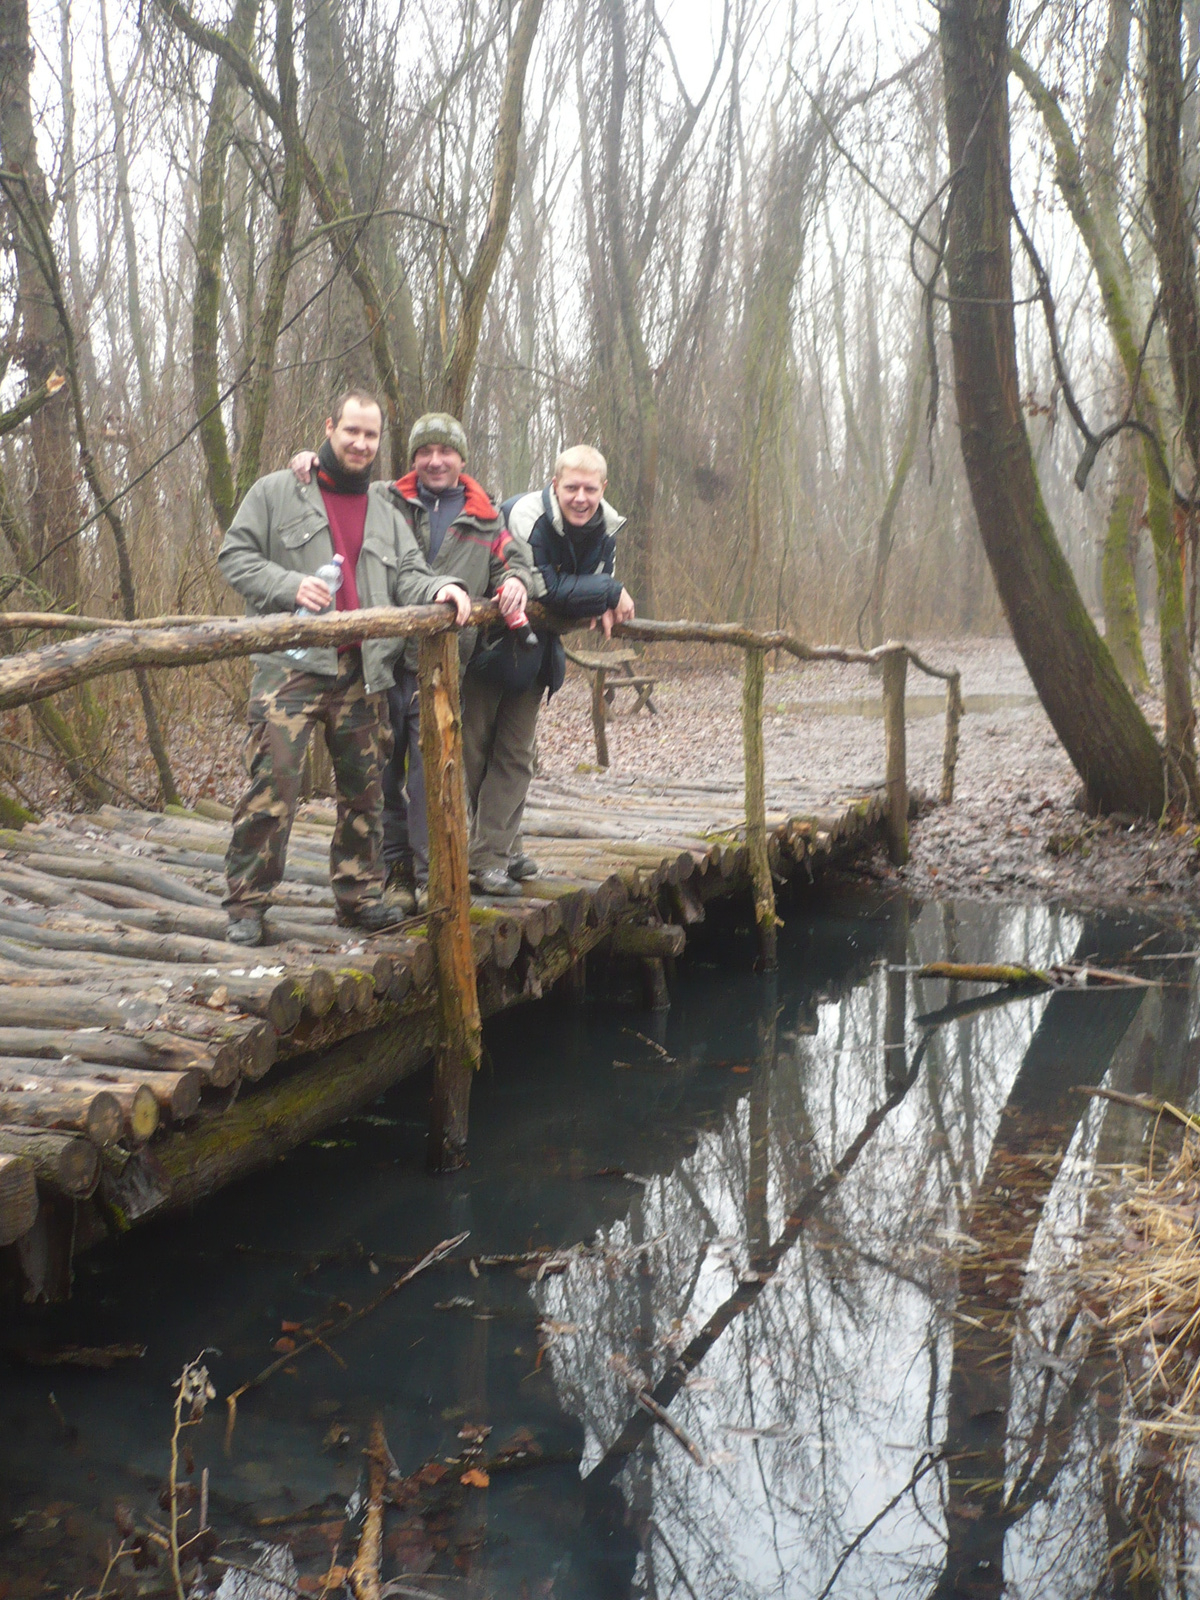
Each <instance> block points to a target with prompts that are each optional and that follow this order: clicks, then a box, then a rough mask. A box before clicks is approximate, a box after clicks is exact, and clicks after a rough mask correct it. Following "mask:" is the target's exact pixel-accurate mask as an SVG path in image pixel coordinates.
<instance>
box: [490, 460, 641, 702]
mask: <svg viewBox="0 0 1200 1600" xmlns="http://www.w3.org/2000/svg"><path fill="white" fill-rule="evenodd" d="M600 505H601V511H602V512H603V521H602V523H601V525H600V526H599V527H595V528H593V527H591V526H590V525H589V527H587V528H573V527H572V526H571V524H570V523H569V522H567V521H565V519H564V518H563V514H562V510H561V508H560V506H559V504H558V501H557V500H556V498H555V496H554V491H553V489H552V488H551V486H550V485H549V484H547V485H546V487H545V488H544V489H542V490H541V491H540V492H539V491H537V490H535V491H534V492H533V493H532V494H523V495H515V496H514V497H513V498H512V499H511V500H506V501H505V502H504V504H503V506H502V507H501V510H502V511H503V513H504V520H505V522H506V523H507V525H508V530H509V532H510V533H511V534H512V535H513V537H514V538H517V539H525V540H527V541H528V543H529V544H530V546H531V547H532V550H533V563H534V566H535V567H536V568H537V570H538V572H539V574H540V575H541V579H542V583H543V584H544V585H545V595H544V599H545V602H546V605H547V606H549V607H550V609H551V610H552V611H557V612H560V613H561V614H562V615H563V616H564V617H572V618H576V617H599V616H602V615H603V614H604V612H606V611H611V610H612V608H613V607H614V606H615V605H616V604H617V602H618V601H619V600H620V598H621V584H620V583H619V581H618V580H617V579H616V578H615V577H614V576H613V566H614V563H615V559H616V553H617V533H618V531H619V530H620V529H621V528H622V527H623V526H624V522H625V519H624V518H623V517H619V516H618V515H617V513H616V512H615V511H614V510H613V508H612V507H611V506H610V505H609V504H608V502H607V501H601V503H600ZM566 671H567V658H566V653H565V651H564V650H563V643H562V640H561V639H560V638H559V636H558V634H557V633H551V634H550V635H549V637H548V638H547V640H546V642H545V644H544V646H543V654H542V664H541V668H540V671H539V673H538V679H537V681H538V682H539V683H540V684H542V685H543V686H544V687H545V688H546V689H548V690H549V692H550V693H551V694H555V693H556V692H557V691H558V690H559V689H561V688H562V683H563V679H564V677H565V676H566Z"/></svg>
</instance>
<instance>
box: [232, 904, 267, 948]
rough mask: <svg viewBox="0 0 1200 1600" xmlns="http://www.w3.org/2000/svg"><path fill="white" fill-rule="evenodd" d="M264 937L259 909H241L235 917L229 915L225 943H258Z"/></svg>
mask: <svg viewBox="0 0 1200 1600" xmlns="http://www.w3.org/2000/svg"><path fill="white" fill-rule="evenodd" d="M265 937H266V929H265V928H264V927H263V919H262V912H261V911H243V912H241V913H240V915H238V916H236V917H235V916H233V915H232V914H231V915H230V918H229V926H228V927H227V928H226V930H225V943H226V944H244V945H258V944H261V943H262V942H263V940H264V938H265Z"/></svg>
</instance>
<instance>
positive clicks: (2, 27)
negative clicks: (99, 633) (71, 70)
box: [0, 0, 79, 606]
mask: <svg viewBox="0 0 1200 1600" xmlns="http://www.w3.org/2000/svg"><path fill="white" fill-rule="evenodd" d="M32 67H33V50H32V48H31V46H30V42H29V8H28V4H27V0H0V161H3V164H4V166H5V168H6V169H7V170H8V171H10V172H16V173H20V174H21V175H22V176H23V177H24V179H25V182H26V184H27V185H28V190H29V196H30V199H31V201H32V203H33V204H34V205H35V206H37V208H38V209H39V210H40V211H41V212H42V214H43V215H45V214H46V208H47V196H46V180H45V177H44V175H43V173H42V169H41V165H40V163H39V161H38V152H37V132H36V129H35V127H34V121H33V108H32V103H31V99H30V86H29V79H30V73H31V71H32ZM6 210H7V211H8V217H7V225H8V228H9V230H10V234H11V247H12V251H13V256H14V258H15V260H16V269H17V282H16V294H17V302H18V309H19V314H20V340H19V344H18V347H17V359H18V360H19V361H20V363H21V365H22V366H23V367H24V368H25V372H26V375H27V378H28V386H29V387H30V388H31V389H32V388H36V387H37V386H38V385H39V384H40V383H42V382H44V381H45V379H46V378H47V377H48V376H49V375H50V373H51V372H53V371H55V370H56V369H58V370H59V371H62V370H64V348H63V344H64V340H63V330H62V328H61V327H60V326H59V321H58V316H57V314H56V312H55V307H54V301H53V299H52V297H51V295H50V291H49V289H48V287H47V285H46V281H45V277H44V275H43V272H42V268H41V265H40V264H39V260H38V254H37V249H36V244H35V242H34V241H33V240H31V239H30V237H29V235H28V232H27V230H26V229H25V228H24V227H23V226H21V224H20V222H19V221H18V219H17V218H16V217H15V216H14V215H13V214H12V207H11V205H10V206H8V207H6ZM30 444H31V447H32V454H33V462H34V475H33V486H32V492H31V494H30V497H29V514H30V523H31V525H32V543H33V551H34V559H35V561H41V560H42V558H43V557H45V558H46V560H45V565H44V567H42V568H41V570H40V573H39V576H40V580H41V582H43V583H44V584H45V585H46V587H47V588H48V589H49V590H50V591H51V592H52V593H53V594H55V595H56V596H57V597H58V599H59V601H60V603H61V604H63V605H66V606H70V605H73V604H75V603H77V601H78V599H79V543H78V540H76V539H71V540H69V541H67V542H65V543H63V544H61V545H59V547H58V548H57V549H55V550H54V552H53V554H48V552H50V551H51V549H52V547H53V546H55V545H56V544H58V541H59V540H62V539H63V538H64V536H65V535H66V534H67V533H68V532H69V531H70V530H71V529H72V528H74V527H75V525H76V523H77V522H78V521H79V493H78V489H77V486H76V481H75V449H74V443H73V441H72V438H71V413H70V408H69V405H68V401H67V396H66V395H65V394H63V395H60V396H57V397H56V398H55V399H53V400H51V401H50V403H49V404H48V405H45V406H43V407H42V408H41V410H40V411H38V412H37V414H36V415H35V416H34V418H33V420H32V422H31V424H30Z"/></svg>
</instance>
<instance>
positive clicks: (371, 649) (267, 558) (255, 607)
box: [217, 471, 453, 694]
mask: <svg viewBox="0 0 1200 1600" xmlns="http://www.w3.org/2000/svg"><path fill="white" fill-rule="evenodd" d="M332 560H333V540H332V538H331V537H330V533H329V518H328V516H326V514H325V502H324V500H323V499H322V497H321V491H320V488H319V487H318V486H317V484H316V483H315V482H313V483H308V484H301V483H298V482H297V481H296V477H295V474H294V473H292V472H290V471H284V472H271V473H268V474H267V476H266V477H265V478H260V479H259V480H258V482H257V483H256V484H254V485H253V486H252V488H251V489H250V491H249V493H248V494H247V495H246V498H245V499H244V500H243V501H242V503H241V505H240V506H239V507H238V508H237V511H236V512H235V513H234V518H233V521H232V522H231V523H230V524H229V531H228V533H227V534H226V535H225V540H224V543H223V544H222V545H221V550H220V553H219V554H218V556H217V564H218V566H219V567H220V568H221V572H222V573H223V575H224V576H225V578H226V580H227V581H228V582H229V583H231V584H232V585H233V587H234V588H235V589H236V590H237V592H238V593H239V594H240V595H242V596H243V598H244V599H245V601H246V615H247V616H251V617H262V616H268V615H270V614H271V613H273V612H278V611H294V610H295V609H296V590H297V589H298V588H299V587H300V581H301V579H302V578H311V577H315V575H316V572H317V569H318V568H319V567H323V566H326V565H328V563H329V562H330V561H332ZM452 578H453V574H447V573H441V574H437V573H433V572H431V571H430V570H429V565H428V563H427V562H426V560H425V557H424V556H423V555H422V554H421V550H420V547H419V545H418V544H417V542H416V540H415V539H414V538H413V535H412V532H411V530H410V528H409V526H408V523H407V521H406V520H405V518H404V517H403V516H401V515H400V513H399V512H398V511H397V509H396V506H395V503H394V501H393V500H392V498H391V495H390V491H389V489H388V486H387V485H386V484H383V483H373V484H372V485H371V487H370V489H369V491H368V499H367V516H366V522H365V524H364V526H363V543H362V552H361V554H360V555H359V558H358V566H357V568H356V571H355V581H356V582H357V585H358V600H359V604H360V605H361V606H362V607H363V609H364V610H365V609H366V608H367V607H369V606H416V605H426V604H428V603H429V602H430V601H432V600H433V597H434V595H435V594H436V593H437V591H438V590H439V589H440V588H442V587H443V586H444V585H445V584H446V583H447V582H448V581H451V580H452ZM403 648H404V640H403V639H364V641H363V645H362V658H363V678H364V681H365V687H366V691H367V693H368V694H376V693H377V692H378V691H379V690H381V689H387V688H390V687H391V685H392V683H393V681H394V679H395V669H396V661H397V659H398V657H399V655H400V652H401V651H402V650H403ZM253 659H254V660H256V661H274V662H278V663H279V664H281V665H284V666H291V667H293V668H298V669H299V670H300V671H302V672H313V673H317V674H320V675H322V676H328V677H333V676H335V675H336V673H337V650H336V649H335V648H333V647H332V646H331V647H329V648H327V649H325V648H322V649H313V650H305V652H304V654H303V656H302V657H300V658H299V659H298V660H297V659H296V658H295V657H293V656H290V655H286V654H284V653H283V652H279V651H276V652H272V653H271V654H269V655H262V656H255V657H253Z"/></svg>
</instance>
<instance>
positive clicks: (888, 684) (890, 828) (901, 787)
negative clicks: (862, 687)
mask: <svg viewBox="0 0 1200 1600" xmlns="http://www.w3.org/2000/svg"><path fill="white" fill-rule="evenodd" d="M907 672H908V652H907V651H906V650H905V648H904V646H903V645H897V646H896V648H895V649H889V650H888V652H887V654H886V655H885V656H884V658H883V726H884V735H885V739H886V743H887V774H886V779H885V781H886V784H887V844H888V855H889V856H890V857H891V859H892V861H893V863H894V864H895V865H896V866H898V867H902V866H903V865H904V863H905V862H906V861H907V860H908V771H907V755H906V751H905V737H904V680H905V677H906V675H907Z"/></svg>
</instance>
